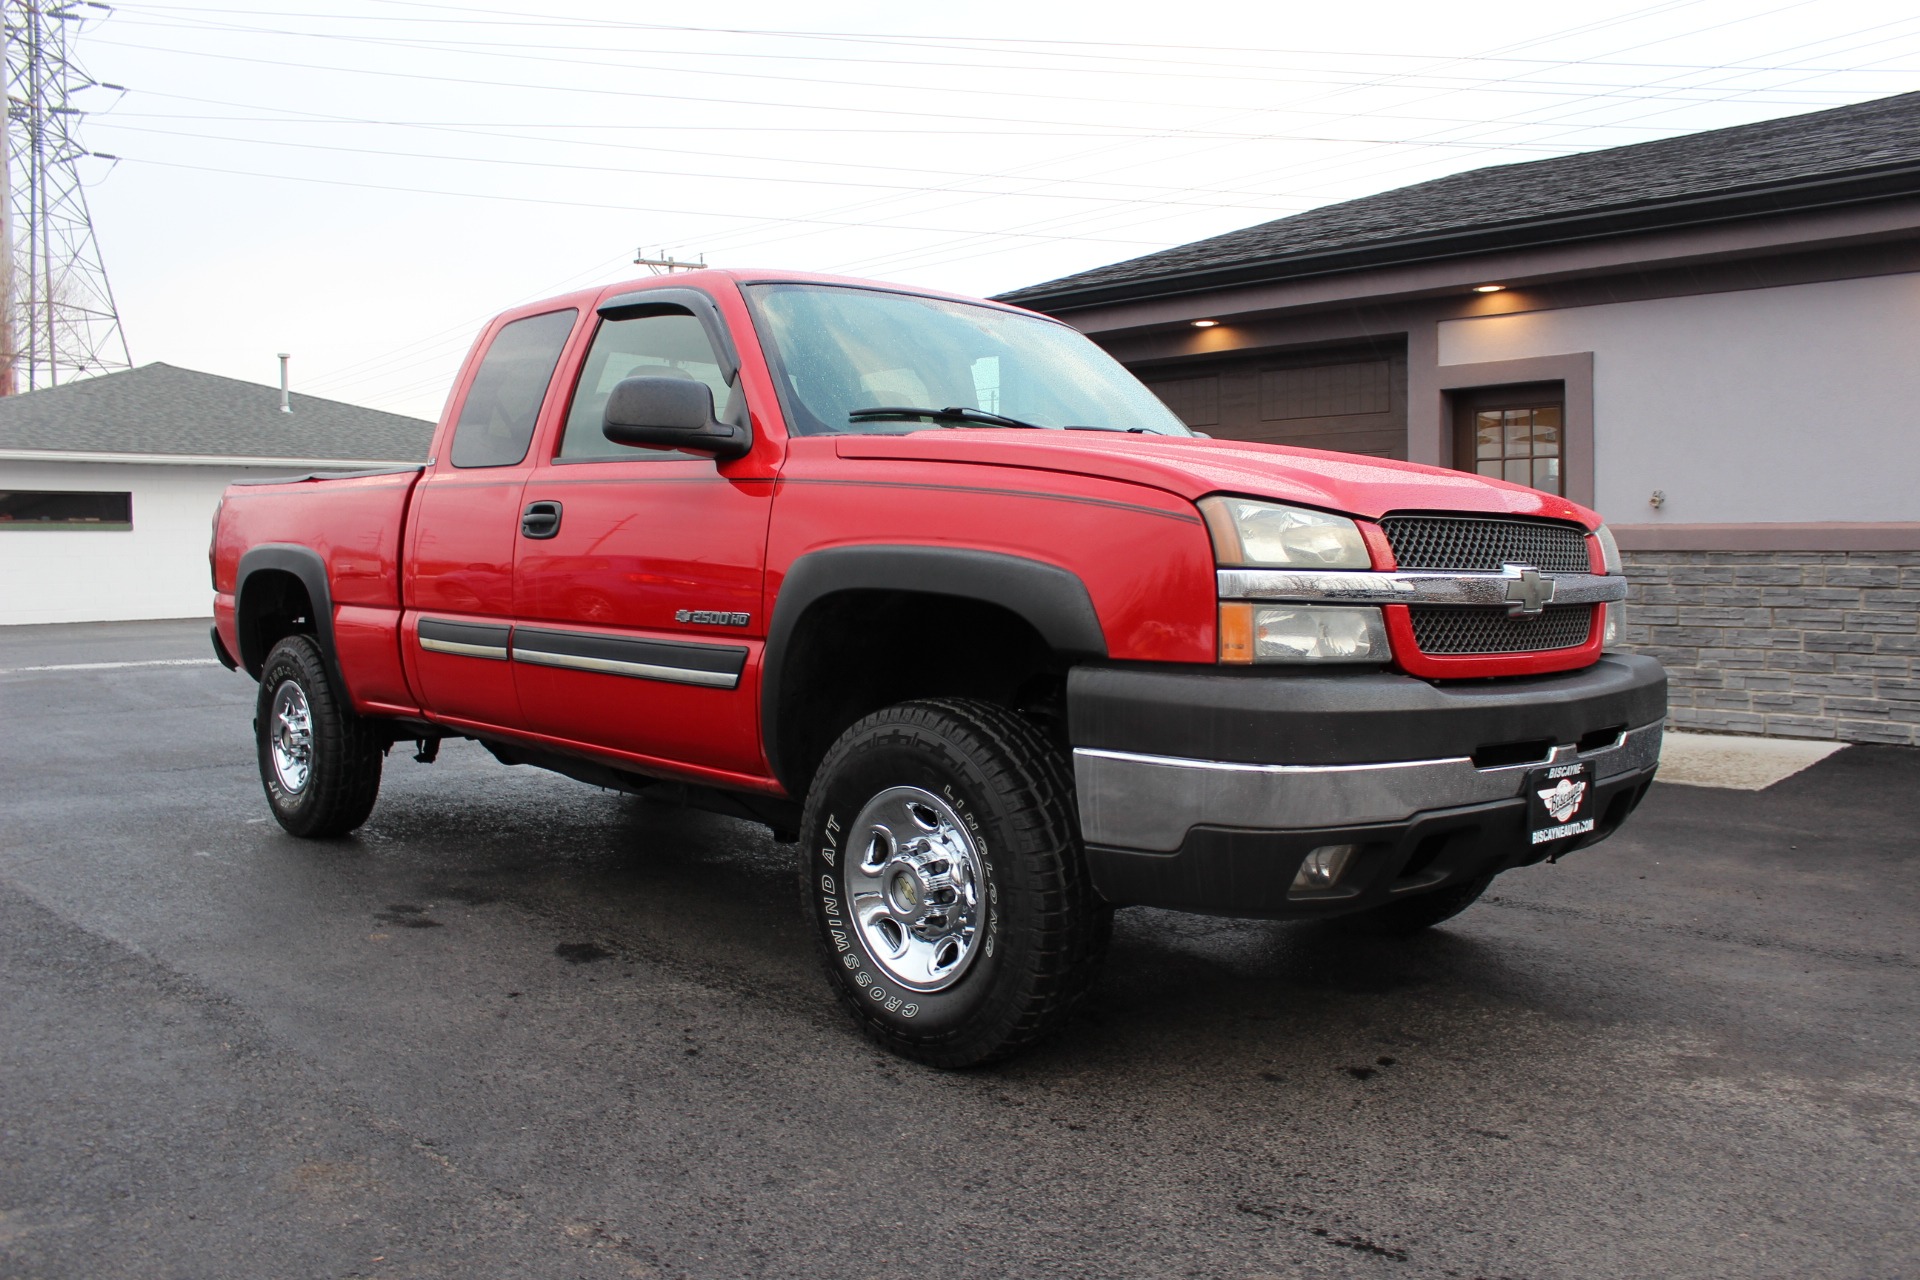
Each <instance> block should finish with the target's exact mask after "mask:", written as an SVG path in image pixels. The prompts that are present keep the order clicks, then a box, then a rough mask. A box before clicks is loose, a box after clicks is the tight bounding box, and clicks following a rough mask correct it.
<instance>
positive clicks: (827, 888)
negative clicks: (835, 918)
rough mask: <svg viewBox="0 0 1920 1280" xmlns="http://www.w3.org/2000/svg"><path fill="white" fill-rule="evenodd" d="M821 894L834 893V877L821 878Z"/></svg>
mask: <svg viewBox="0 0 1920 1280" xmlns="http://www.w3.org/2000/svg"><path fill="white" fill-rule="evenodd" d="M820 892H822V893H832V892H833V877H832V876H821V877H820Z"/></svg>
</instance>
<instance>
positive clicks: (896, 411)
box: [847, 404, 1047, 431]
mask: <svg viewBox="0 0 1920 1280" xmlns="http://www.w3.org/2000/svg"><path fill="white" fill-rule="evenodd" d="M869 418H932V419H933V420H934V421H935V422H966V423H972V424H974V425H975V426H981V427H1029V428H1031V429H1033V430H1035V431H1045V430H1047V428H1046V427H1043V426H1041V425H1040V424H1039V423H1037V422H1022V421H1021V420H1020V419H1018V418H1009V417H1007V416H1006V415H1004V414H999V413H988V412H987V411H986V410H985V409H970V408H968V407H967V406H966V405H963V404H956V405H949V406H948V407H947V408H945V409H914V408H907V407H903V406H901V405H875V406H874V407H873V408H871V409H853V410H849V411H848V413H847V421H849V422H861V421H864V420H866V419H869Z"/></svg>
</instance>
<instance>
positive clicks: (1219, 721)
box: [1068, 655, 1666, 916]
mask: <svg viewBox="0 0 1920 1280" xmlns="http://www.w3.org/2000/svg"><path fill="white" fill-rule="evenodd" d="M1068 711H1069V728H1070V733H1071V734H1072V738H1073V741H1074V742H1075V744H1076V746H1075V749H1074V775H1075V781H1076V785H1077V790H1078V794H1079V805H1080V822H1081V832H1082V835H1083V837H1084V839H1085V841H1086V845H1087V858H1088V862H1089V867H1090V870H1091V872H1092V875H1093V878H1094V883H1095V886H1096V887H1097V888H1098V889H1099V891H1100V892H1101V894H1102V895H1103V896H1105V897H1106V898H1107V899H1108V900H1109V901H1112V902H1114V903H1116V904H1140V905H1152V906H1166V907H1178V908H1182V909H1185V910H1193V911H1205V912H1211V913H1215V914H1226V915H1254V916H1298V915H1325V914H1334V913H1338V912H1344V911H1351V910H1361V909H1364V908H1366V907H1368V906H1372V905H1377V904H1378V903H1379V902H1383V901H1386V900H1388V899H1390V898H1392V897H1396V896H1400V895H1403V894H1411V893H1419V892H1426V891H1431V890H1434V889H1439V888H1443V887H1446V886H1448V885H1451V884H1457V883H1461V882H1463V881H1466V880H1468V879H1472V878H1476V877H1478V876H1482V875H1486V874H1489V873H1492V872H1497V871H1501V870H1505V869H1507V868H1508V867H1512V866H1519V865H1523V864H1525V863H1527V862H1532V861H1538V860H1539V859H1540V858H1543V857H1548V856H1554V857H1557V856H1559V855H1560V854H1562V853H1566V852H1568V851H1570V850H1572V849H1575V848H1581V847H1585V846H1586V845H1589V844H1592V843H1594V842H1595V841H1598V840H1601V839H1604V838H1605V837H1606V836H1607V835H1609V834H1611V833H1612V832H1613V830H1614V829H1616V828H1617V827H1618V826H1619V825H1620V823H1621V822H1622V821H1624V820H1625V818H1626V816H1627V814H1629V813H1631V812H1632V810H1633V808H1634V806H1636V805H1637V804H1638V803H1639V801H1640V799H1641V797H1642V796H1644V795H1645V793H1646V789H1647V785H1648V784H1649V783H1650V782H1651V781H1652V779H1653V774H1654V770H1655V768H1656V767H1657V765H1658V763H1659V756H1660V736H1661V722H1662V720H1663V719H1664V717H1665V712H1666V675H1665V673H1664V672H1663V671H1662V670H1661V668H1660V665H1659V664H1658V663H1657V662H1654V661H1652V660H1651V659H1647V658H1638V657H1624V656H1614V655H1609V656H1607V657H1605V658H1602V659H1601V660H1600V662H1598V663H1596V664H1595V665H1594V666H1592V667H1588V668H1587V669H1585V670H1583V671H1578V672H1567V673H1563V674H1559V675H1551V676H1538V677H1529V678H1524V679H1514V680H1500V681H1475V682H1472V683H1461V684H1457V685H1446V686H1439V685H1434V684H1431V683H1429V682H1427V681H1422V680H1416V679H1413V678H1411V677H1407V676H1398V675H1392V674H1388V673H1334V674H1322V673H1311V674H1297V673H1286V674H1282V675H1273V676H1268V675H1265V674H1264V673H1252V674H1242V673H1226V672H1218V671H1213V670H1206V669H1202V670H1195V669H1192V668H1186V669H1168V668H1121V667H1083V668H1078V669H1076V670H1075V672H1074V674H1073V677H1072V679H1071V680H1070V681H1069V685H1068ZM1160 744H1166V745H1160ZM1156 747H1157V748H1158V749H1155V748H1156ZM1575 759H1578V760H1583V761H1588V762H1590V763H1591V764H1592V766H1593V778H1594V801H1593V803H1594V809H1593V812H1594V813H1596V814H1597V815H1598V817H1597V821H1596V825H1595V829H1594V831H1593V832H1591V833H1590V834H1588V835H1584V836H1580V837H1576V838H1574V839H1570V840H1561V841H1555V842H1553V843H1552V844H1549V845H1544V846H1536V845H1534V844H1532V843H1531V841H1530V839H1529V834H1528V826H1527V803H1526V799H1525V797H1524V795H1523V792H1524V790H1525V788H1526V785H1527V780H1528V777H1529V774H1530V771H1531V770H1533V769H1536V768H1539V767H1540V766H1542V765H1545V764H1549V763H1562V762H1565V761H1570V760H1575ZM1327 844H1357V845H1360V846H1361V852H1360V854H1359V855H1358V856H1357V857H1356V858H1355V861H1354V864H1353V865H1352V867H1351V868H1350V869H1349V870H1348V871H1347V872H1346V874H1345V875H1344V876H1343V877H1342V878H1341V881H1340V883H1339V884H1338V885H1336V886H1335V887H1334V888H1332V889H1327V890H1319V891H1313V892H1304V893H1299V894H1294V893H1292V892H1290V886H1291V885H1292V882H1293V878H1294V874H1295V872H1296V871H1297V870H1298V869H1299V866H1300V862H1301V860H1302V859H1303V858H1304V857H1305V856H1306V854H1307V853H1308V851H1309V850H1311V849H1313V848H1315V847H1317V846H1320V845H1327Z"/></svg>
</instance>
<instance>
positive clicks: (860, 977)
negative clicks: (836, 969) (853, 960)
mask: <svg viewBox="0 0 1920 1280" xmlns="http://www.w3.org/2000/svg"><path fill="white" fill-rule="evenodd" d="M853 980H854V981H855V982H857V983H859V984H860V985H861V986H863V987H864V986H868V985H871V984H872V982H873V975H872V974H870V973H868V972H867V971H866V970H865V969H862V970H861V971H860V972H858V973H856V974H854V975H853Z"/></svg>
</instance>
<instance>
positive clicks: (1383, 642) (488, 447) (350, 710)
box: [212, 271, 1666, 1066]
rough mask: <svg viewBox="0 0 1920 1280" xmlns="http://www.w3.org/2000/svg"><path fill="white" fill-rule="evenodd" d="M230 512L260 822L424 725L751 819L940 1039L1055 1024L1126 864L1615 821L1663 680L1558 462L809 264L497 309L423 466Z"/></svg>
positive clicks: (1135, 900)
mask: <svg viewBox="0 0 1920 1280" xmlns="http://www.w3.org/2000/svg"><path fill="white" fill-rule="evenodd" d="M212 560H213V578H214V587H215V591H216V597H215V617H216V620H217V621H216V625H215V628H214V647H215V650H216V652H217V654H218V656H219V657H220V658H221V660H222V661H223V662H225V663H226V664H227V665H229V666H237V667H240V668H244V669H245V670H246V671H247V673H248V674H250V675H252V676H253V677H255V678H256V679H257V680H258V681H259V684H260V692H259V701H258V715H257V718H256V720H255V724H254V728H255V733H256V736H257V738H258V743H259V760H260V774H261V778H262V780H263V781H264V783H265V786H266V792H267V798H268V801H269V803H270V804H271V806H272V809H273V813H274V816H275V817H276V818H277V819H278V820H279V821H280V823H281V825H282V826H284V827H285V828H286V829H287V830H288V831H290V832H292V833H293V834H295V835H298V836H338V835H342V834H344V833H346V832H349V831H351V830H353V829H354V828H356V827H357V826H359V825H360V824H361V823H363V822H364V821H365V820H366V819H367V817H368V814H369V812H370V811H371V810H372V807H373V804H374V798H375V796H376V794H377V792H378V790H379V786H380V772H381V764H382V759H383V756H384V755H385V753H386V752H387V751H388V750H389V749H390V748H391V747H392V746H393V745H394V744H396V743H401V742H414V743H417V744H419V745H418V758H420V759H426V760H430V759H431V758H432V757H433V755H434V753H435V751H436V750H437V748H438V745H439V743H440V741H441V740H442V739H444V738H447V737H462V738H470V739H474V740H476V741H478V742H480V743H482V744H484V746H485V747H486V748H487V749H488V750H489V751H491V752H492V753H493V755H495V756H496V757H497V758H499V759H500V760H501V761H503V762H505V763H508V764H529V765H535V766H539V767H542V768H546V769H552V770H556V771H558V772H560V773H563V774H567V775H569V776H571V777H574V778H578V779H581V780H583V781H586V782H589V783H594V784H598V785H600V786H604V787H613V788H619V789H622V790H627V791H634V792H647V791H653V792H656V793H658V794H662V795H665V796H668V797H671V798H677V799H679V800H681V801H683V802H691V803H696V804H702V805H709V806H713V807H716V808H720V809H723V810H725V811H728V812H732V813H735V814H738V815H742V816H746V817H750V818H753V819H756V820H758V821H760V822H763V823H765V824H766V825H768V826H769V827H771V828H772V829H773V830H774V832H775V833H776V834H777V835H778V836H779V837H780V838H781V839H783V840H789V841H791V840H795V839H797V840H798V841H799V844H800V850H799V853H798V854H797V855H796V858H795V862H796V865H797V867H798V869H799V874H800V879H801V883H802V885H803V887H804V891H805V897H806V902H807V910H808V913H809V915H810V918H811V922H812V926H813V929H814V932H815V934H816V935H817V938H818V941H819V949H820V953H821V957H822V959H823V962H824V967H825V969H826V972H827V973H828V975H829V976H830V981H831V982H832V984H833V986H834V988H835V989H836V990H837V991H838V993H839V995H840V996H841V998H842V999H843V1000H844V1001H845V1003H846V1004H847V1006H848V1007H849V1008H850V1009H851V1010H852V1011H853V1012H854V1015H855V1017H856V1018H857V1019H858V1020H859V1021H860V1023H861V1024H862V1025H863V1026H864V1027H865V1028H866V1029H867V1030H868V1031H869V1032H870V1033H871V1034H873V1035H874V1036H875V1037H876V1038H878V1039H879V1040H880V1041H881V1042H882V1043H884V1044H886V1045H888V1046H889V1047H891V1048H892V1049H894V1050H896V1051H898V1052H901V1053H904V1054H907V1055H909V1056H912V1057H915V1058H918V1059H920V1060H922V1061H925V1062H930V1063H935V1064H938V1065H944V1066H963V1065H968V1064H973V1063H979V1062H985V1061H989V1060H992V1059H994V1058H998V1057H1002V1056H1004V1055H1006V1054H1009V1053H1011V1052H1014V1051H1015V1050H1017V1049H1019V1048H1020V1047H1022V1046H1024V1045H1026V1044H1029V1043H1031V1042H1032V1041H1033V1040H1035V1039H1036V1038H1037V1037H1039V1036H1041V1035H1043V1034H1045V1033H1046V1032H1048V1031H1049V1030H1051V1029H1053V1028H1054V1027H1056V1026H1058V1025H1059V1024H1060V1022H1061V1021H1062V1020H1063V1019H1064V1018H1065V1017H1066V1015H1067V1014H1068V1012H1069V1011H1070V1009H1071V1007H1072V1005H1073V1003H1074V1001H1075V999H1076V998H1077V997H1078V996H1079V994H1080V993H1081V992H1082V991H1083V990H1084V989H1085V987H1086V984H1087V982H1088V979H1089V977H1090V975H1091V973H1092V972H1093V970H1094V968H1095V966H1096V965H1097V963H1098V960H1099V957H1100V955H1101V953H1102V951H1103V949H1104V946H1105V943H1106V939H1107V936H1108V932H1109V927H1110V923H1111V917H1112V910H1113V908H1114V907H1116V906H1124V905H1129V904H1144V905H1152V906H1159V907H1170V908H1177V909H1181V910H1187V911H1196V912H1207V913H1213V914H1220V915H1237V916H1250V917H1269V918H1297V917H1320V916H1337V917H1341V918H1343V919H1344V920H1345V921H1347V922H1348V923H1350V924H1351V925H1352V926H1353V927H1355V928H1360V929H1365V930H1369V931H1372V932H1377V933H1398V932H1407V931H1411V930H1415V929H1419V928H1422V927H1425V926H1428V925H1431V924H1434V923H1436V922H1438V921H1440V920H1444V919H1446V918H1448V917H1449V916H1452V915H1454V914H1455V913H1457V912H1459V911H1460V910H1462V909H1463V908H1465V907H1466V906H1467V905H1468V904H1470V903H1471V902H1473V900H1474V899H1475V898H1476V897H1478V896H1479V895H1480V893H1481V892H1482V891H1483V890H1484V889H1485V888H1486V886H1487V884H1488V882H1489V881H1490V880H1491V879H1492V878H1493V877H1494V876H1495V875H1496V874H1498V873H1500V872H1502V871H1506V870H1508V869H1511V868H1513V867H1518V866H1524V865H1528V864H1532V863H1537V862H1540V861H1542V860H1549V859H1555V858H1557V857H1559V856H1560V855H1562V854H1564V853H1567V852H1568V851H1570V850H1573V849H1577V848H1581V847H1583V846H1586V845H1589V844H1592V843H1593V842H1595V841H1597V840H1600V839H1603V838H1604V837H1606V836H1607V835H1608V834H1610V833H1611V832H1612V831H1613V830H1614V829H1615V828H1617V827H1618V826H1619V825H1620V823H1621V822H1622V821H1623V820H1624V819H1625V818H1626V817H1627V815H1628V814H1629V813H1630V812H1632V810H1633V808H1634V806H1635V805H1636V804H1638V803H1639V801H1640V799H1641V797H1642V796H1643V795H1645V793H1646V790H1647V788H1648V786H1649V784H1650V783H1651V781H1652V779H1653V774H1654V768H1655V766H1656V764H1657V763H1658V758H1659V747H1660V733H1661V723H1662V720H1663V718H1664V715H1665V707H1666V677H1665V674H1664V673H1663V672H1662V670H1661V668H1660V666H1659V664H1658V663H1656V662H1654V661H1652V660H1650V659H1647V658H1644V657H1636V656H1631V655H1626V654H1617V653H1611V652H1608V644H1607V637H1608V635H1609V633H1610V631H1611V629H1612V628H1613V627H1614V625H1615V622H1616V616H1615V615H1616V612H1617V609H1618V607H1619V605H1618V602H1619V601H1621V600H1622V599H1624V597H1625V594H1626V589H1625V580H1624V578H1623V577H1622V576H1621V570H1620V564H1619V556H1618V552H1617V551H1616V550H1615V548H1614V546H1613V542H1612V539H1611V537H1610V535H1609V534H1608V532H1607V530H1606V529H1605V528H1604V527H1603V526H1602V525H1601V522H1600V520H1599V518H1598V517H1597V516H1596V515H1595V514H1594V513H1593V512H1591V511H1589V510H1586V509H1585V508H1582V507H1579V506H1576V505H1574V504H1573V503H1570V502H1567V501H1565V500H1564V499H1561V498H1558V497H1555V496H1552V495H1550V494H1546V493H1542V492H1539V491H1536V490H1533V489H1526V488H1521V487H1519V486H1517V485H1511V484H1504V483H1500V482H1498V481H1493V480H1487V479H1482V478H1479V477H1477V476H1472V475H1468V474H1464V473H1461V472H1457V471H1446V470H1439V469H1436V468H1433V467H1424V466H1413V465H1408V464H1404V463H1396V462H1387V461H1380V460H1375V459H1370V458H1359V457H1354V456H1350V455H1342V454H1334V453H1322V452H1314V451H1310V450H1302V449H1290V448H1281V447H1277V446H1270V445H1260V444H1244V443H1229V442H1225V441H1217V440H1210V439H1207V438H1206V437H1204V436H1201V435H1198V434H1196V433H1195V432H1192V431H1189V430H1188V429H1187V428H1186V427H1185V426H1184V425H1182V423H1181V422H1180V421H1179V419H1178V418H1176V417H1175V416H1174V415H1173V414H1172V413H1170V412H1169V411H1168V410H1167V409H1166V408H1165V407H1164V406H1163V405H1162V404H1161V403H1160V402H1159V401H1158V400H1157V399H1155V398H1154V396H1153V395H1152V394H1151V393H1150V392H1148V391H1147V389H1146V388H1145V387H1143V386H1142V385H1141V384H1140V383H1139V382H1137V381H1135V380H1134V378H1133V377H1132V376H1131V375H1129V374H1128V373H1127V372H1126V371H1125V370H1124V369H1123V368H1121V367H1120V366H1119V365H1118V364H1117V363H1115V362H1114V361H1113V360H1112V359H1111V358H1110V357H1108V356H1107V355H1106V354H1105V353H1104V352H1102V351H1101V350H1100V349H1099V348H1098V347H1096V346H1094V345H1093V344H1092V343H1091V342H1089V341H1088V340H1087V339H1085V338H1084V337H1082V336H1081V335H1080V334H1079V333H1077V332H1076V331H1075V330H1073V329H1071V328H1069V327H1068V326H1066V325H1064V324H1060V323H1058V322H1056V321H1054V320H1051V319H1048V318H1047V317H1044V316H1039V315H1034V314H1032V313H1029V312H1025V311H1021V310H1019V309H1017V308H1013V307H1007V306H1001V305H997V304H995V303H991V302H982V301H977V300H973V299H967V298H958V297H952V296H947V295H942V294H937V293H933V292H929V291H925V290H915V289H906V288H899V287H894V286H888V285H880V284H872V283H866V282H861V281H854V280H843V279H834V278H828V277H820V276H808V275H799V274H793V273H779V272H759V271H755V272H745V271H701V272H696V273H691V274H687V275H681V276H674V277H663V278H660V279H656V280H652V281H641V282H638V283H633V284H628V285H621V286H617V287H610V288H601V289H594V290H590V291H586V292H582V293H576V294H571V295H568V296H566V297H561V298H555V299H553V300H551V301H547V302H541V303H537V304H534V305H531V306H523V307H519V308H516V309H515V310H512V311H509V312H507V313H506V314H504V315H502V316H500V317H499V318H497V319H496V320H494V321H493V322H492V323H491V324H489V325H488V326H487V328H486V329H485V331H484V332H483V333H482V334H481V335H480V338H479V340H478V341H477V342H476V343H475V345H474V347H473V351H472V353H471V354H470V356H469V357H468V359H467V362H466V365H465V368H464V369H463V371H462V373H461V374H460V377H459V380H458V382H457V383H456V384H455V385H454V388H453V392H452V395H451V396H450V397H449V399H448V401H447V409H446V413H445V416H444V418H443V420H442V421H441V423H440V426H439V429H438V432H437V434H436V436H435V439H434V444H433V451H432V456H431V457H430V458H429V459H428V460H427V462H426V465H425V466H423V467H410V468H406V469H403V470H394V471H386V472H373V473H362V474H342V475H311V476H305V477H301V478H298V479H292V480H285V481H273V482H268V483H259V484H237V485H235V486H233V487H232V488H230V489H229V490H228V491H227V493H226V496H225V498H224V499H223V501H222V505H221V508H220V511H219V514H218V516H217V517H216V520H215V534H214V542H213V551H212Z"/></svg>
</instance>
